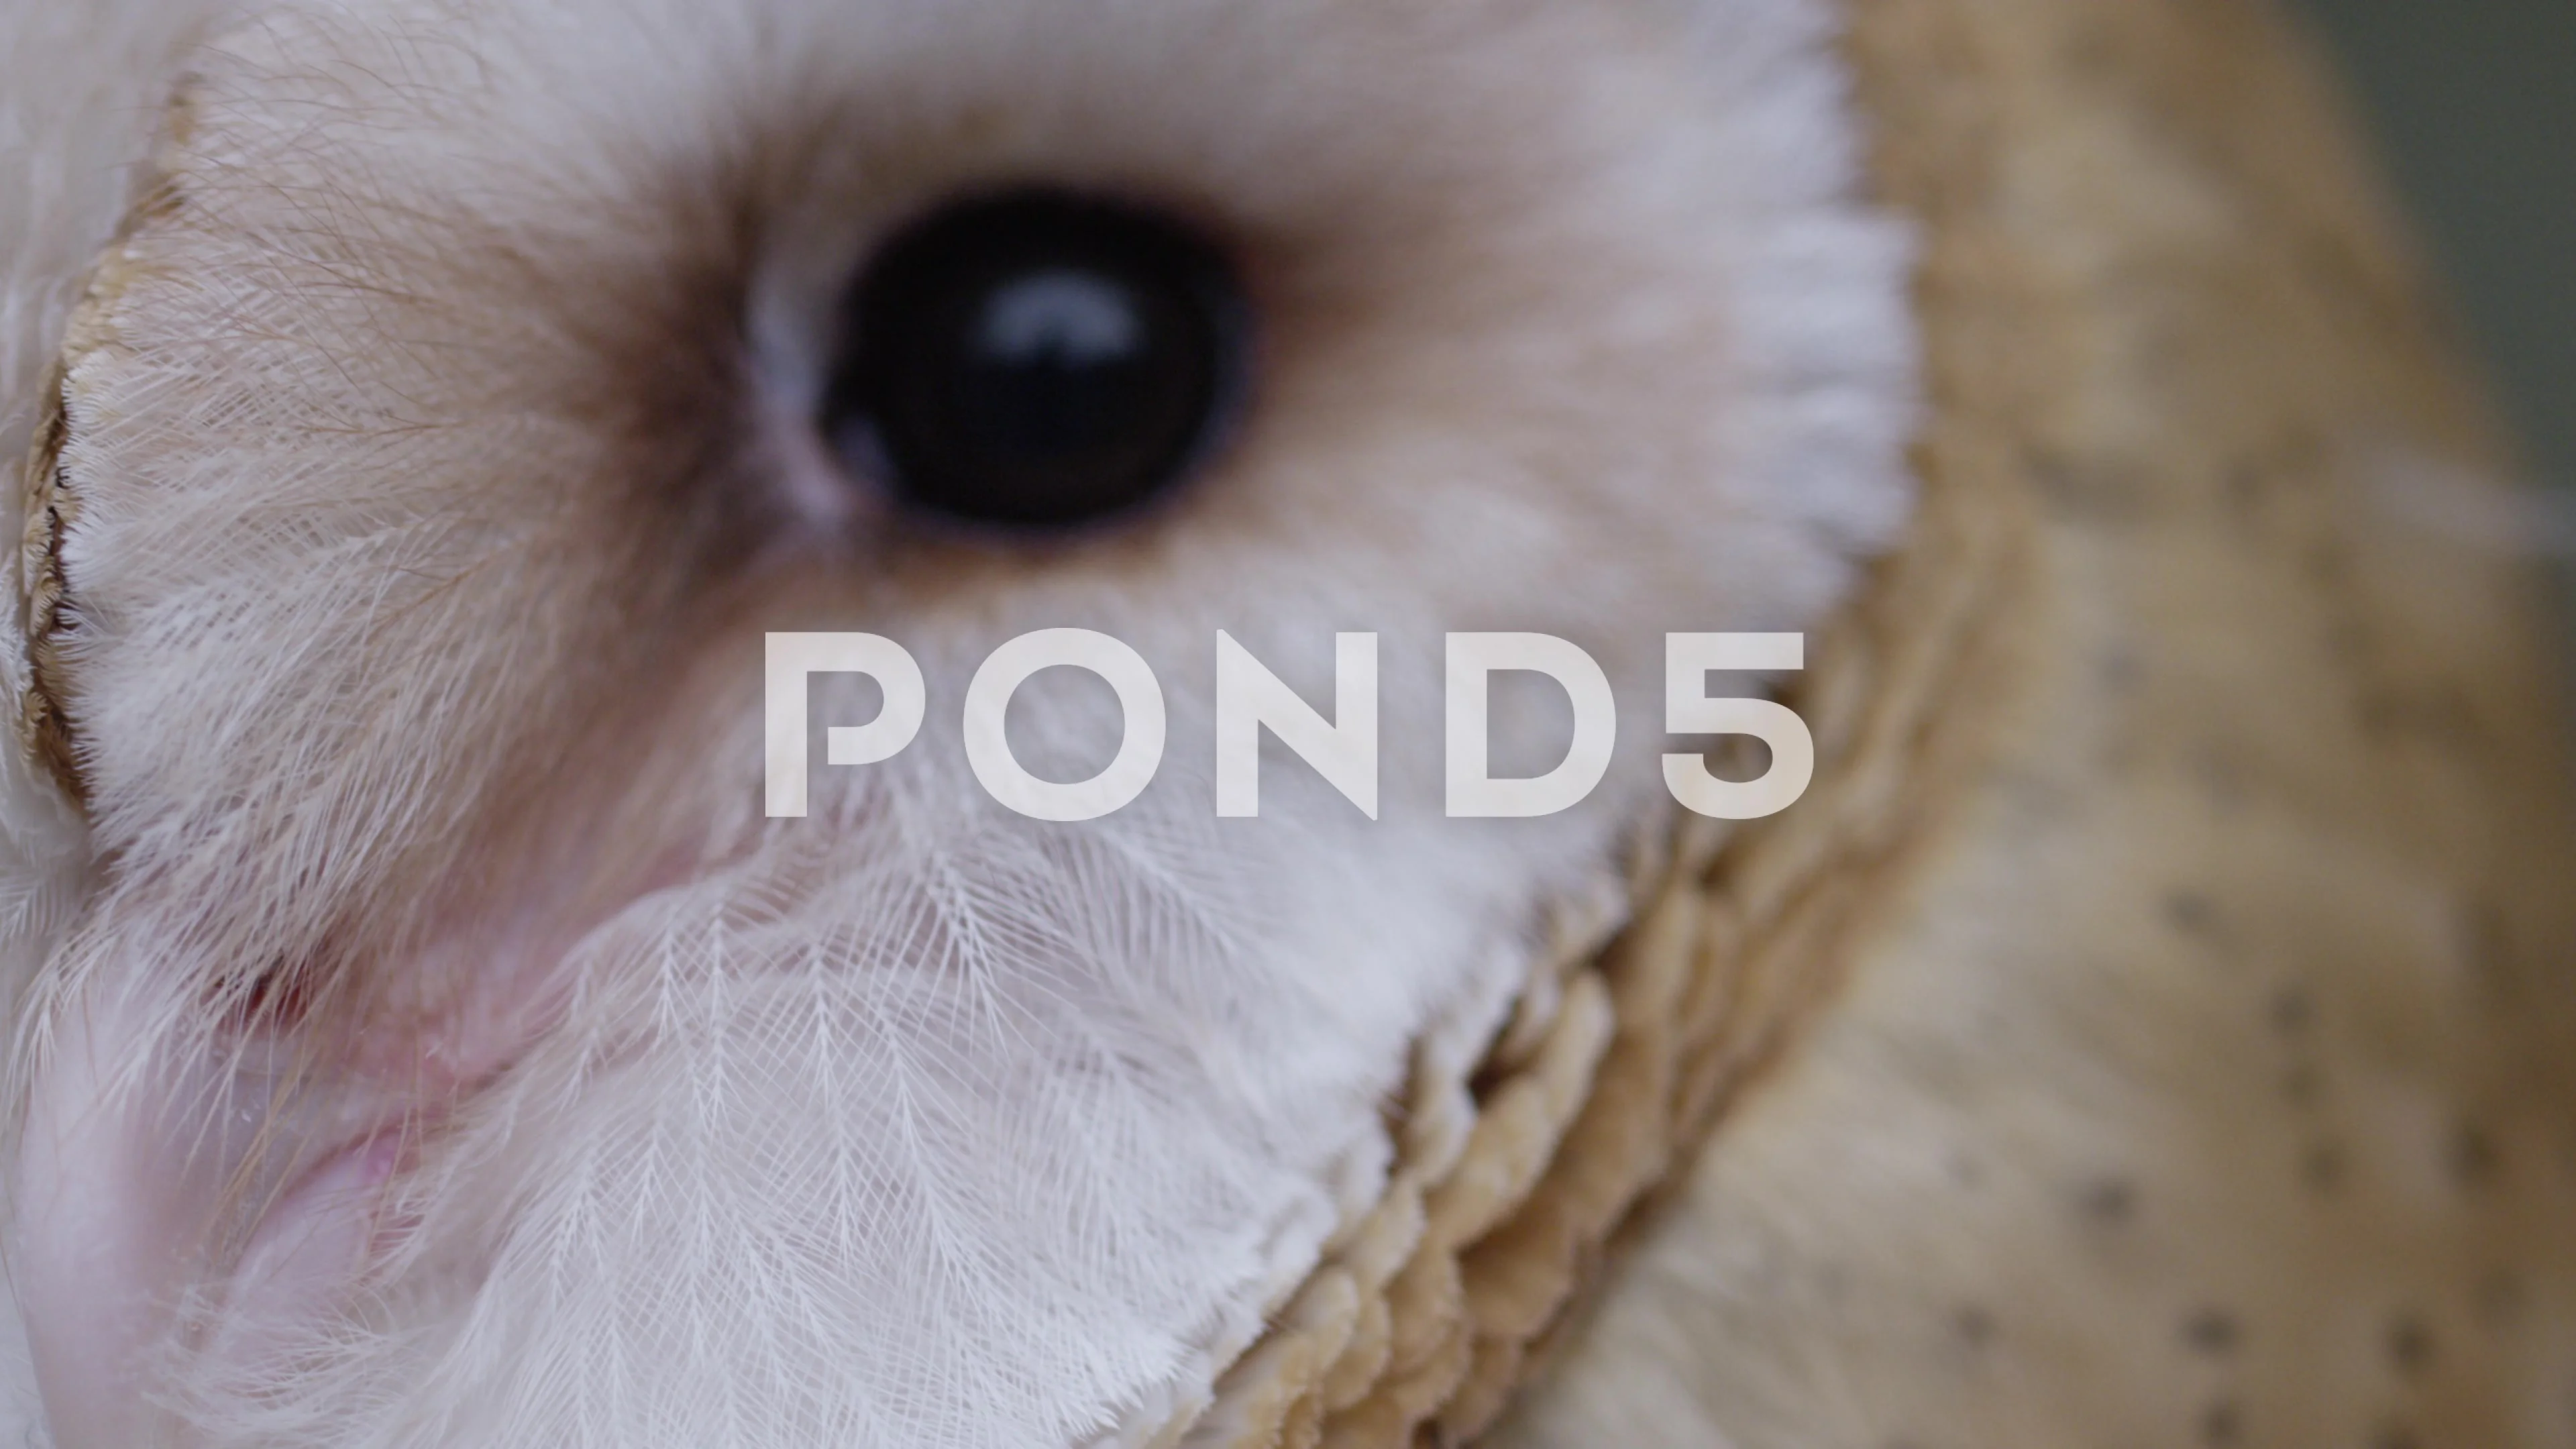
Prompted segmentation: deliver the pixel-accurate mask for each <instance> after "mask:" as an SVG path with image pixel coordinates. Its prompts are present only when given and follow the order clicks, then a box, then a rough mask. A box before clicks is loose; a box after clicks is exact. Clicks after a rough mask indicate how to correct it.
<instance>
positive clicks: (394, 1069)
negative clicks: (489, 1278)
mask: <svg viewBox="0 0 2576 1449" xmlns="http://www.w3.org/2000/svg"><path fill="white" fill-rule="evenodd" d="M549 934H551V933H549ZM566 934H571V935H574V936H575V938H576V939H577V935H578V933H566ZM513 944H516V943H513ZM549 944H550V945H558V949H555V950H551V951H542V952H540V951H530V950H528V949H526V948H525V947H524V946H519V948H518V949H515V950H514V949H507V948H505V949H503V950H500V951H496V952H493V953H491V954H488V955H482V956H480V958H479V961H480V967H481V969H479V970H477V971H475V972H474V973H473V975H472V978H471V979H472V981H473V986H474V989H472V990H470V991H469V992H467V993H466V999H465V1000H464V1001H463V1002H461V1003H459V1005H458V1006H457V1008H456V1009H455V1010H454V1011H453V1012H452V1013H450V1014H447V1015H445V1016H444V1017H443V1018H441V1019H438V1020H433V1021H425V1022H416V1023H415V1022H406V1023H401V1024H399V1025H390V1026H386V1027H383V1028H380V1029H378V1030H374V1031H371V1032H369V1033H368V1034H367V1036H365V1037H364V1038H362V1039H361V1040H360V1041H359V1042H358V1043H357V1046H356V1050H355V1052H354V1054H353V1056H352V1058H351V1059H350V1060H349V1061H348V1063H347V1065H346V1067H345V1068H344V1069H343V1070H342V1071H340V1072H337V1073H334V1074H333V1075H332V1077H331V1079H330V1080H329V1081H327V1082H326V1083H323V1084H321V1085H320V1087H319V1089H318V1090H316V1091H314V1092H313V1093H311V1094H310V1099H309V1106H306V1107H302V1108H299V1109H298V1110H295V1111H292V1112H290V1113H288V1114H287V1115H286V1116H285V1117H284V1118H283V1119H281V1120H280V1121H279V1122H278V1123H277V1124H276V1127H277V1128H278V1129H279V1130H275V1131H271V1132H265V1133H263V1131H262V1130H261V1129H262V1126H263V1123H264V1122H265V1120H266V1118H267V1116H268V1111H267V1106H266V1104H267V1103H268V1101H269V1094H270V1089H271V1079H269V1078H267V1077H266V1076H264V1075H257V1074H254V1073H243V1074H242V1075H241V1076H240V1077H239V1078H238V1079H237V1080H236V1079H228V1075H229V1074H227V1073H224V1072H221V1071H219V1070H218V1069H217V1067H216V1066H215V1065H214V1064H213V1063H211V1062H206V1063H199V1064H196V1065H194V1066H191V1067H187V1068H181V1069H175V1070H174V1069H166V1068H165V1069H163V1070H160V1071H156V1072H149V1073H142V1074H139V1075H138V1074H136V1073H135V1071H134V1068H135V1064H136V1062H137V1061H138V1060H140V1059H141V1058H142V1057H143V1056H144V1055H145V1054H146V1053H147V1052H148V1051H151V1050H152V1048H151V1047H150V1045H149V1044H148V1043H147V1042H146V1041H145V1040H144V1035H143V1030H142V1023H141V1021H140V1018H141V1016H142V1011H141V1010H140V1008H139V1007H137V1006H136V1005H135V1004H134V1003H133V1002H132V1001H131V1000H130V999H126V1000H119V999H116V998H121V997H123V996H124V995H125V994H124V993H119V992H115V991H112V990H109V991H102V992H100V993H99V995H100V996H101V997H105V998H109V999H107V1000H101V1001H93V1002H92V1003H90V1004H89V1009H88V1010H86V1011H76V1012H70V1013H66V1014H65V1016H64V1018H63V1019H64V1021H65V1023H66V1024H65V1026H64V1028H63V1029H62V1030H61V1031H60V1032H59V1033H58V1034H57V1035H56V1037H55V1039H54V1042H53V1050H52V1053H51V1057H50V1060H49V1061H48V1062H47V1063H46V1065H45V1067H44V1068H43V1070H42V1071H41V1072H40V1074H39V1075H38V1077H37V1080H36V1082H35V1084H34V1091H33V1093H32V1094H31V1097H30V1101H29V1111H28V1117H27V1123H26V1132H25V1136H24V1138H23V1140H22V1142H21V1145H20V1149H19V1157H18V1162H17V1164H16V1180H17V1182H18V1183H19V1184H20V1185H21V1186H20V1192H21V1197H20V1200H19V1202H18V1204H17V1208H18V1213H17V1220H16V1224H15V1227H16V1239H15V1241H14V1242H13V1243H12V1244H11V1250H12V1252H11V1258H12V1262H13V1264H14V1267H15V1274H16V1276H15V1287H16V1289H17V1292H18V1295H19V1299H20V1303H21V1305H22V1307H23V1308H24V1310H25V1312H26V1315H27V1319H28V1322H29V1324H30V1328H31V1344H30V1346H31V1348H32V1350H33V1354H34V1358H35V1362H36V1369H37V1379H38V1384H39V1387H40V1389H41V1391H42V1393H43V1395H44V1400H45V1406H46V1412H47V1414H48V1416H49V1418H50V1419H51V1421H52V1425H53V1428H54V1433H55V1438H56V1442H57V1444H58V1445H60V1446H61V1449H90V1446H98V1449H135V1446H139V1445H145V1444H160V1443H167V1442H171V1441H172V1440H173V1439H174V1438H178V1437H179V1436H177V1435H176V1434H175V1432H174V1431H175V1430H176V1428H177V1424H176V1421H175V1418H174V1416H173V1415H172V1414H171V1413H170V1412H169V1410H168V1408H167V1406H165V1405H162V1404H159V1403H155V1402H153V1401H152V1399H151V1397H150V1396H149V1394H148V1392H147V1391H146V1389H145V1386H146V1385H148V1384H150V1383H151V1382H153V1381H154V1380H155V1378H156V1374H155V1372H154V1369H155V1367H156V1364H157V1362H158V1361H159V1359H160V1356H161V1355H164V1354H166V1353H167V1352H168V1351H169V1348H170V1345H171V1343H172V1341H173V1336H174V1333H173V1331H174V1329H177V1333H178V1338H179V1340H180V1341H181V1342H184V1343H185V1344H186V1345H187V1346H188V1347H189V1348H191V1349H193V1350H195V1351H199V1352H211V1353H215V1354H219V1355H221V1356H223V1357H225V1358H227V1359H230V1360H232V1361H235V1362H243V1361H249V1360H252V1359H255V1358H256V1357H258V1356H259V1355H260V1354H262V1353H263V1352H264V1351H265V1350H266V1349H267V1348H268V1347H269V1346H270V1342H269V1340H268V1338H267V1336H266V1334H265V1333H264V1331H263V1328H262V1325H269V1326H271V1327H273V1326H275V1325H280V1324H291V1323H299V1322H312V1321H314V1320H316V1319H318V1318H321V1317H323V1316H325V1315H328V1314H329V1313H331V1312H333V1311H334V1309H335V1307H336V1306H337V1304H338V1303H339V1302H340V1301H342V1299H343V1298H344V1296H345V1294H346V1293H347V1291H348V1290H349V1289H350V1288H351V1287H352V1286H353V1285H354V1284H355V1283H356V1281H357V1279H358V1277H359V1275H360V1274H361V1273H362V1272H363V1270H364V1268H365V1266H366V1264H367V1263H368V1262H369V1260H370V1259H371V1258H373V1257H374V1256H376V1255H377V1254H378V1253H380V1252H381V1251H382V1250H383V1249H384V1248H385V1247H386V1246H387V1245H388V1243H389V1241H390V1240H389V1238H388V1236H387V1235H388V1234H389V1233H391V1232H394V1231H398V1226H397V1225H393V1224H388V1223H386V1222H385V1221H384V1198H385V1191H384V1190H385V1187H386V1185H387V1184H388V1183H389V1182H390V1181H392V1179H393V1178H394V1177H395V1175H396V1174H397V1173H399V1172H401V1171H403V1170H405V1169H406V1168H408V1167H409V1166H411V1165H412V1164H413V1163H415V1162H416V1161H417V1160H418V1158H419V1155H420V1153H421V1151H422V1148H423V1145H424V1141H425V1140H426V1139H429V1138H431V1137H433V1136H434V1134H435V1133H436V1131H437V1129H438V1124H439V1123H440V1121H441V1120H443V1119H444V1118H446V1117H447V1116H448V1115H449V1113H450V1111H451V1110H452V1108H453V1106H454V1104H455V1103H456V1102H457V1101H458V1100H460V1099H462V1098H464V1097H467V1096H470V1095H471V1094H472V1093H473V1092H474V1091H475V1090H477V1089H478V1088H480V1087H482V1086H484V1085H487V1084H489V1083H490V1082H492V1081H493V1080H494V1079H495V1078H497V1077H498V1076H499V1075H500V1074H501V1073H502V1072H503V1071H505V1070H506V1069H507V1067H508V1065H509V1063H510V1062H511V1061H512V1060H513V1059H515V1058H516V1057H517V1056H518V1055H519V1054H520V1053H521V1052H522V1051H523V1050H524V1049H525V1047H526V1045H527V1044H528V1043H529V1042H530V1041H532V1040H534V1039H536V1037H537V1036H538V1035H539V1034H541V1033H542V1032H543V1031H545V1030H546V1029H547V1028H548V1027H549V1026H550V1025H551V1023H552V1021H553V1020H554V1019H555V1018H556V1017H557V1016H558V1014H559V1011H560V1005H561V1002H560V993H559V992H557V991H554V990H551V989H549V986H550V983H551V981H552V978H553V973H552V971H551V969H550V968H551V967H552V966H553V965H554V964H555V963H557V962H560V961H561V960H562V959H563V958H564V954H565V952H564V950H563V949H561V947H562V946H568V945H569V942H566V941H563V940H562V937H561V936H557V939H556V941H555V942H550V943H549ZM209 1102H214V1103H219V1104H221V1105H220V1106H219V1108H218V1109H217V1111H218V1112H219V1115H216V1116H210V1113H209V1111H208V1109H207V1108H206V1107H205V1106H204V1105H203V1104H206V1103H209ZM253 1154H258V1156H257V1158H256V1159H255V1160H254V1158H253ZM245 1169H247V1176H248V1180H249V1181H250V1182H251V1183H252V1184H253V1188H252V1199H253V1203H254V1210H255V1211H256V1212H257V1218H256V1221H255V1222H252V1223H249V1224H243V1223H240V1222H238V1221H236V1222H234V1223H232V1224H230V1225H229V1228H230V1230H229V1231H226V1227H227V1225H226V1224H224V1223H222V1222H220V1221H219V1220H218V1216H217V1215H218V1213H219V1212H220V1211H221V1205H222V1204H223V1202H224V1200H225V1198H226V1192H225V1189H226V1186H227V1184H230V1183H234V1182H235V1181H236V1180H237V1179H236V1174H237V1173H242V1172H244V1171H245ZM262 1183H266V1184H268V1185H267V1186H265V1187H263V1186H261V1185H260V1184H262ZM262 1199H264V1206H261V1205H260V1203H261V1201H262ZM227 1244H229V1245H230V1247H229V1248H226V1247H225V1246H224V1245H227ZM210 1249H211V1250H214V1251H216V1252H217V1253H218V1257H217V1258H216V1259H215V1260H213V1261H209V1260H208V1258H207V1256H206V1255H207V1253H208V1252H209V1250H210ZM190 1296H195V1297H197V1298H198V1299H199V1300H200V1301H213V1302H220V1303H221V1304H223V1305H224V1307H225V1309H226V1312H225V1313H224V1315H223V1324H224V1328H225V1331H224V1333H223V1335H222V1337H221V1338H220V1339H215V1340H210V1339H209V1336H208V1334H207V1332H206V1331H205V1330H203V1329H200V1328H182V1327H180V1326H179V1325H178V1324H177V1322H176V1310H177V1309H178V1308H179V1307H180V1305H181V1304H182V1302H183V1300H184V1299H186V1298H188V1297H190Z"/></svg>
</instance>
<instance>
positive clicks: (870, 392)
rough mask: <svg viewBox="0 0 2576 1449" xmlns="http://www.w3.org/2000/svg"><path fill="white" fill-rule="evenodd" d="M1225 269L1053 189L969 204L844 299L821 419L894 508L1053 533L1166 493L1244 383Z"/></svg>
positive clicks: (1174, 230) (1143, 216) (928, 226)
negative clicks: (894, 500) (879, 476)
mask: <svg viewBox="0 0 2576 1449" xmlns="http://www.w3.org/2000/svg"><path fill="white" fill-rule="evenodd" d="M1248 330H1249V308H1248V307H1247V305H1246V303H1245V300H1244V294H1243V289H1242V287H1241V285H1240V284H1239V282H1238V280H1237V278H1236V276H1235V273H1234V270H1233V268H1232V267H1230V266H1229V265H1228V264H1227V262H1226V260H1225V258H1224V257H1223V256H1222V255H1221V254H1220V253H1219V252H1218V251H1217V250H1216V249H1215V248H1214V247H1213V246H1210V245H1209V244H1208V243H1207V242H1206V241H1204V240H1202V239H1201V238H1200V237H1199V236H1197V235H1196V234H1195V233H1193V232H1192V231H1190V230H1189V229H1187V228H1186V227H1184V226H1182V225H1181V224H1180V223H1178V222H1177V221H1175V220H1173V219H1171V218H1169V217H1167V216H1164V215H1162V214H1160V213H1158V212H1155V211H1152V210H1149V209H1146V208H1143V207H1140V206H1135V205H1131V204H1128V203H1125V202H1120V201H1111V200H1106V199H1102V198H1098V197H1091V196H1085V195H1080V194H1077V193H1071V192H1064V191H1054V190H1024V191H1013V192H1008V193H1004V194H1000V195H995V196H987V197H981V198H976V199H972V200H968V201H964V202H960V203H957V204H955V205H952V206H950V207H948V208H946V209H944V210H942V211H939V212H937V213H934V214H933V215H931V216H930V217H928V218H926V219H925V220H923V221H921V222H919V223H917V224H916V225H914V226H913V227H912V228H911V229H909V230H907V231H905V232H903V233H901V234H900V235H898V236H896V237H895V238H894V240H893V241H892V242H890V243H889V244H888V245H887V246H886V247H885V249H884V250H883V251H882V252H881V253H880V254H879V255H878V256H877V258H876V259H875V260H874V262H873V263H872V264H871V265H870V266H869V267H868V269H867V270H866V272H865V273H864V274H863V275H862V276H861V277H860V278H859V281H858V283H857V285H856V286H855V287H854V288H853V289H852V290H851V292H850V294H849V297H848V299H847V301H846V302H845V303H844V313H843V317H842V337H843V339H844V340H843V344H842V354H841V356H840V357H839V358H838V359H837V360H836V362H835V364H834V376H833V381H832V385H831V388H830V390H829V392H828V394H827V401H826V404H825V410H824V417H823V419H822V422H823V427H824V432H825V435H826V436H827V437H830V438H832V439H834V440H835V442H836V444H837V445H839V446H841V447H842V448H843V449H844V451H849V450H851V449H852V448H853V447H854V446H856V445H858V444H859V443H860V442H862V441H867V440H872V442H873V444H874V449H875V451H876V452H877V453H878V454H879V455H880V456H881V457H882V459H883V467H884V468H885V469H886V470H887V471H889V472H890V473H891V478H890V482H891V483H892V485H893V487H894V489H895V491H896V493H897V495H898V496H899V497H900V498H901V499H902V500H903V501H904V502H905V503H906V504H908V505H910V506H912V507H914V508H917V509H920V510H922V511H924V512H928V513H932V514H938V515H944V516H947V517H951V518H956V519H962V520H967V521H971V522H976V523H987V524H999V525H1005V526H1014V527H1027V528H1062V527H1069V526H1073V525H1078V524H1082V523H1087V522H1090V521H1093V520H1095V519H1102V518H1108V517H1112V516H1114V515H1117V514H1119V513H1122V512H1125V511H1127V510H1129V509H1131V508H1134V507H1136V506H1138V505H1140V504H1143V503H1146V502H1148V501H1150V500H1151V499H1153V498H1155V497H1157V496H1159V495H1160V494H1162V493H1164V492H1165V491H1166V490H1168V489H1169V488H1171V487H1172V486H1173V485H1175V484H1176V483H1178V482H1180V481H1181V480H1182V479H1183V478H1184V477H1185V476H1186V475H1187V474H1188V473H1189V471H1190V469H1191V467H1192V465H1194V464H1196V463H1198V462H1199V461H1200V460H1201V459H1202V458H1203V457H1204V456H1205V454H1206V453H1207V451H1208V449H1209V448H1210V446H1211V445H1212V444H1213V443H1214V441H1215V440H1216V435H1217V433H1218V431H1219V429H1220V425H1221V423H1222V421H1223V418H1224V415H1225V414H1226V413H1227V412H1228V411H1229V405H1230V404H1231V403H1232V402H1233V401H1234V400H1235V399H1236V398H1237V397H1238V396H1239V395H1240V393H1241V391H1242V389H1243V387H1244V386H1245V382H1246V377H1245V373H1246V370H1247V369H1246V351H1247V349H1246V345H1245V344H1246V335H1247V332H1248Z"/></svg>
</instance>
